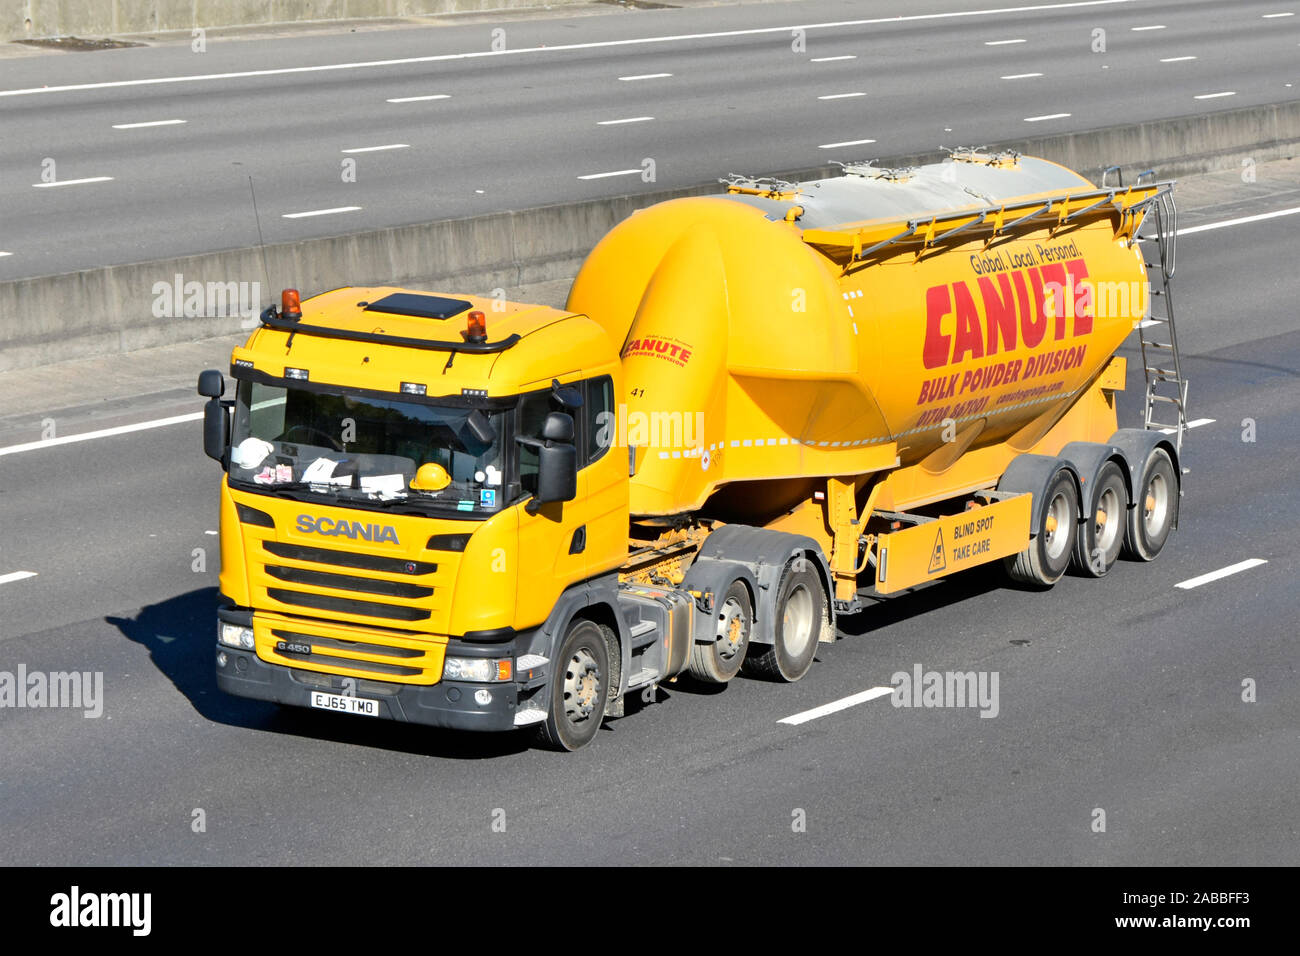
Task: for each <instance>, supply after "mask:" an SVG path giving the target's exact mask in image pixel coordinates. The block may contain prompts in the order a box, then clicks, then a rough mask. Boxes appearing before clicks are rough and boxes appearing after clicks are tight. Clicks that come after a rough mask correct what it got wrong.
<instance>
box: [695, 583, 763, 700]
mask: <svg viewBox="0 0 1300 956" xmlns="http://www.w3.org/2000/svg"><path fill="white" fill-rule="evenodd" d="M715 617H716V618H717V629H716V639H715V640H714V641H713V643H711V644H701V643H699V642H698V641H697V642H695V643H694V644H693V645H691V659H690V662H689V665H688V666H689V670H690V674H691V676H692V677H694V678H695V679H696V680H701V681H704V682H705V683H709V684H725V683H727V681H729V680H731V678H733V677H735V676H736V674H738V673H739V672H740V666H741V664H743V663H744V660H745V654H746V652H747V651H748V650H749V635H750V632H751V631H752V630H753V628H754V605H753V603H752V602H751V601H750V600H749V589H748V588H747V587H745V585H744V582H742V581H732V582H731V587H729V588H727V593H726V595H724V596H723V598H722V600H721V601H720V602H719V603H718V606H717V609H716V612H715Z"/></svg>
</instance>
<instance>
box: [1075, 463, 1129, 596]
mask: <svg viewBox="0 0 1300 956" xmlns="http://www.w3.org/2000/svg"><path fill="white" fill-rule="evenodd" d="M1082 518H1083V520H1082V521H1081V522H1080V523H1079V534H1078V537H1077V538H1076V539H1075V542H1074V567H1075V568H1076V569H1078V570H1079V571H1082V572H1083V573H1085V574H1090V575H1092V576H1093V577H1094V578H1099V577H1101V576H1103V575H1104V574H1105V573H1106V572H1107V571H1109V570H1110V569H1111V568H1112V567H1113V566H1114V565H1115V562H1116V560H1118V558H1119V553H1120V550H1121V549H1122V548H1123V547H1124V533H1125V523H1126V522H1127V521H1128V489H1127V488H1126V487H1125V486H1124V473H1123V472H1122V471H1121V470H1120V467H1119V465H1117V464H1115V462H1113V461H1108V462H1106V464H1105V465H1103V466H1102V469H1101V471H1099V472H1098V473H1097V477H1096V479H1094V481H1093V483H1092V488H1091V489H1090V490H1089V492H1088V507H1087V510H1085V511H1084V512H1083V514H1082Z"/></svg>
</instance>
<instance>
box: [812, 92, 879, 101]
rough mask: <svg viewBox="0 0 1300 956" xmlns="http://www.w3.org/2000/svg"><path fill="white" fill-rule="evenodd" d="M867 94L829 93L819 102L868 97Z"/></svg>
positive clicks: (820, 97)
mask: <svg viewBox="0 0 1300 956" xmlns="http://www.w3.org/2000/svg"><path fill="white" fill-rule="evenodd" d="M866 95H867V94H866V93H827V94H826V95H825V96H819V97H817V99H819V100H847V99H850V98H851V97H854V96H866Z"/></svg>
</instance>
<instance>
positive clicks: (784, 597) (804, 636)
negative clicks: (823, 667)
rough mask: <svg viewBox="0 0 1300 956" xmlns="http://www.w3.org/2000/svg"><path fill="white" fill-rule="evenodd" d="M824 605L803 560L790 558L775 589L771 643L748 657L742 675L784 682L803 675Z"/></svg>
mask: <svg viewBox="0 0 1300 956" xmlns="http://www.w3.org/2000/svg"><path fill="white" fill-rule="evenodd" d="M825 604H826V595H825V593H824V592H823V591H822V583H821V580H820V579H819V578H818V576H817V574H816V573H815V572H814V571H813V570H812V568H811V567H809V565H808V562H807V560H806V559H804V558H801V557H796V558H792V559H791V561H790V563H789V564H787V565H786V566H785V570H784V571H782V572H781V582H780V584H778V585H777V589H776V617H775V620H774V621H773V626H774V629H775V633H774V634H773V641H774V642H773V644H772V646H771V647H769V648H765V649H764V651H763V653H761V654H757V655H756V654H754V653H752V652H751V653H750V655H749V657H748V658H746V660H745V673H746V674H752V675H754V676H756V677H764V678H767V679H768V680H779V681H787V682H793V681H797V680H798V679H799V678H801V677H803V675H804V674H807V673H808V670H809V668H811V667H812V664H813V658H814V657H816V655H817V641H818V638H819V637H820V636H821V629H822V620H823V617H824V615H825Z"/></svg>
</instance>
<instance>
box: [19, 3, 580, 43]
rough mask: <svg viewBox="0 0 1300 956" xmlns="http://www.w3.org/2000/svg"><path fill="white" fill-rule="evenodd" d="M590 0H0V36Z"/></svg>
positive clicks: (106, 32)
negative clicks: (149, 1)
mask: <svg viewBox="0 0 1300 956" xmlns="http://www.w3.org/2000/svg"><path fill="white" fill-rule="evenodd" d="M583 2H588V0H153V2H151V3H141V2H139V0H0V39H4V40H28V39H35V38H38V37H51V36H68V35H75V36H82V37H86V36H92V37H94V36H112V35H114V34H120V33H152V32H155V31H158V30H191V29H193V28H194V27H203V28H205V29H206V28H209V27H229V26H241V27H245V26H257V25H259V24H272V23H296V22H300V21H306V20H313V21H322V20H324V21H328V20H363V19H371V18H400V17H418V16H436V15H439V14H447V13H480V12H487V11H493V10H517V9H526V8H528V7H540V6H542V5H543V4H545V5H546V6H549V7H555V6H561V5H565V4H573V3H583Z"/></svg>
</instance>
